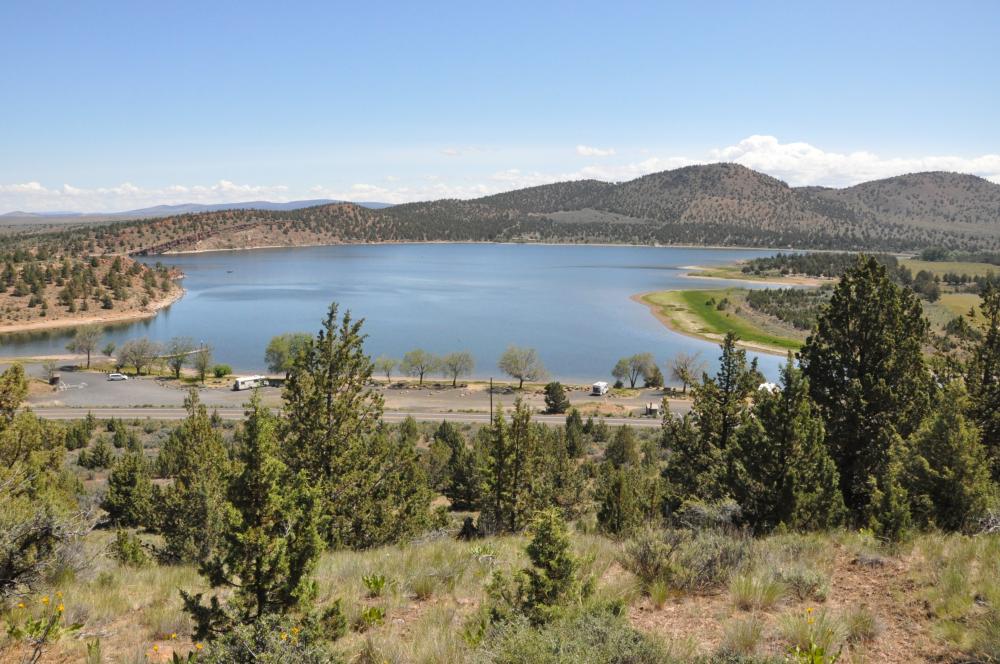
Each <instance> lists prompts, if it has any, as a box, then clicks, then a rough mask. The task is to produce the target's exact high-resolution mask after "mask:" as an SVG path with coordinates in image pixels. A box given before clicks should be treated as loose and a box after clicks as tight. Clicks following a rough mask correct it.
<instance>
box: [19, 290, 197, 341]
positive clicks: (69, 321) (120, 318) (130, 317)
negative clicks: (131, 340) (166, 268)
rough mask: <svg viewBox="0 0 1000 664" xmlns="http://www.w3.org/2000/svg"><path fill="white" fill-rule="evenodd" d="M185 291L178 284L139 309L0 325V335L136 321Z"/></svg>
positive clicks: (159, 309) (164, 305)
mask: <svg viewBox="0 0 1000 664" xmlns="http://www.w3.org/2000/svg"><path fill="white" fill-rule="evenodd" d="M186 292H187V291H186V290H185V289H184V288H183V287H181V286H178V288H177V291H176V292H174V293H171V294H169V295H167V296H166V297H163V298H160V299H159V300H155V301H153V302H150V303H149V304H148V305H146V308H145V309H141V310H139V311H122V312H117V313H108V314H103V315H97V316H89V317H84V318H53V319H49V320H37V321H31V322H30V323H14V324H11V325H0V335H4V334H16V333H18V332H39V331H43V330H56V329H62V328H69V327H83V326H86V325H108V324H111V323H123V322H127V321H138V320H143V319H146V318H152V317H154V316H156V315H157V314H158V313H160V311H162V310H163V309H166V308H167V307H169V306H170V305H172V304H174V303H175V302H177V301H178V300H180V299H181V298H182V297H184V294H185V293H186Z"/></svg>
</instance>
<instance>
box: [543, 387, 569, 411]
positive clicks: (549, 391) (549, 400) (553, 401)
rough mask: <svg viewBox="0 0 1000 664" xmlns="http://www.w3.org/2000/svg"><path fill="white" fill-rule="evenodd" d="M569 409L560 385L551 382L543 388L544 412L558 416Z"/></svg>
mask: <svg viewBox="0 0 1000 664" xmlns="http://www.w3.org/2000/svg"><path fill="white" fill-rule="evenodd" d="M568 409H569V399H567V398H566V390H565V389H563V386H562V383H560V382H558V381H552V382H551V383H548V384H546V386H545V412H547V413H552V414H555V415H560V414H562V413H565V412H566V411H567V410H568Z"/></svg>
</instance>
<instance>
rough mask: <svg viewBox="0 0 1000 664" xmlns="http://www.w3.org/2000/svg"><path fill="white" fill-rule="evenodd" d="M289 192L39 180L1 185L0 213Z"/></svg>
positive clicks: (108, 208)
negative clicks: (49, 184) (57, 184)
mask: <svg viewBox="0 0 1000 664" xmlns="http://www.w3.org/2000/svg"><path fill="white" fill-rule="evenodd" d="M288 191H289V189H288V187H287V186H285V185H263V186H261V185H248V184H237V183H235V182H230V181H229V180H219V181H218V182H216V183H215V184H210V185H190V186H188V185H178V184H175V185H169V186H166V187H159V188H146V187H139V186H137V185H135V184H132V183H131V182H123V183H122V184H120V185H117V186H114V187H96V188H84V187H75V186H73V185H70V184H64V185H62V186H61V187H46V186H44V185H42V184H41V183H39V182H25V183H22V184H6V185H4V184H0V212H6V211H10V210H22V211H25V212H44V211H52V210H65V211H73V212H118V211H124V210H133V209H137V208H144V207H151V206H153V205H177V204H179V203H206V204H208V203H236V202H241V201H249V200H260V199H266V200H270V201H286V200H289V199H288Z"/></svg>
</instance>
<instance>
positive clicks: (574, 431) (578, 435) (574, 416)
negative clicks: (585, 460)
mask: <svg viewBox="0 0 1000 664" xmlns="http://www.w3.org/2000/svg"><path fill="white" fill-rule="evenodd" d="M584 450H585V441H584V439H583V418H582V417H580V411H578V410H577V409H576V408H573V409H572V410H570V411H569V415H567V416H566V451H567V452H568V453H569V455H570V456H571V457H573V458H574V459H576V458H579V457H581V456H583V452H584Z"/></svg>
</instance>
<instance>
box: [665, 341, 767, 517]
mask: <svg viewBox="0 0 1000 664" xmlns="http://www.w3.org/2000/svg"><path fill="white" fill-rule="evenodd" d="M736 341H737V339H736V336H735V335H734V334H732V333H729V334H727V335H726V338H725V340H724V341H723V343H722V346H721V347H722V355H721V356H720V358H719V371H718V373H717V374H716V375H715V376H714V377H711V378H710V377H709V376H707V375H705V376H703V379H702V381H701V384H700V385H697V386H696V387H694V388H693V389H692V392H693V397H694V401H693V403H692V405H691V411H690V413H687V414H685V415H683V416H681V417H675V416H674V415H672V414H671V413H670V411H669V410H665V411H664V415H663V433H662V438H661V445H662V446H663V447H664V448H665V449H666V459H667V464H666V467H665V468H664V470H663V477H664V479H665V480H666V494H667V505H668V508H670V509H675V508H676V507H678V506H679V505H680V504H681V503H682V502H683V501H685V500H688V499H696V500H703V501H715V500H719V499H721V498H724V497H725V496H726V495H727V494H728V493H729V491H730V488H729V486H728V484H727V482H728V479H729V478H728V475H729V472H728V471H727V467H726V464H727V457H726V453H727V448H728V447H729V446H730V445H731V444H732V443H733V440H734V439H735V437H736V433H737V431H738V430H739V427H740V425H741V424H742V422H743V421H744V419H745V417H746V413H747V409H748V407H749V397H750V395H752V394H753V393H754V392H755V391H756V389H757V387H758V386H759V385H760V383H761V381H762V380H763V378H762V376H761V374H760V372H759V371H758V370H757V363H756V360H754V361H753V362H750V363H747V359H746V351H744V350H742V349H740V348H737V346H736Z"/></svg>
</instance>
